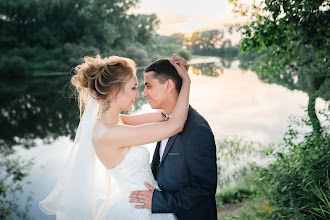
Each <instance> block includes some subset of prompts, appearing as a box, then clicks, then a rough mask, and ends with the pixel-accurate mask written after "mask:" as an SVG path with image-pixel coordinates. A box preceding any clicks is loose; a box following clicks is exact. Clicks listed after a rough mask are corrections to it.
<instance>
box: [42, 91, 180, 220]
mask: <svg viewBox="0 0 330 220" xmlns="http://www.w3.org/2000/svg"><path fill="white" fill-rule="evenodd" d="M98 112H99V104H98V102H97V100H96V99H95V98H93V97H90V99H89V101H88V104H87V106H86V108H85V111H84V113H83V116H82V118H81V120H80V123H79V126H78V130H77V133H76V137H75V140H74V143H73V146H72V148H71V151H70V153H69V155H68V159H67V162H66V164H65V166H64V169H63V173H62V175H60V176H59V179H58V181H57V183H56V185H55V187H54V188H53V190H52V191H51V192H50V194H49V195H48V196H47V197H46V198H45V199H44V200H42V201H40V202H39V207H40V209H41V211H43V212H44V213H45V214H47V215H56V219H58V220H100V219H102V220H106V219H111V220H131V219H137V220H149V219H150V220H163V219H164V220H167V219H168V220H172V219H176V217H175V215H174V214H169V213H168V214H151V210H150V209H136V208H134V206H135V205H137V204H138V203H135V204H134V203H129V199H130V198H129V195H130V193H131V192H132V191H136V190H148V189H147V188H146V187H145V185H144V182H147V183H149V184H150V185H151V186H153V187H154V188H155V189H159V187H158V185H157V182H156V180H155V179H154V177H153V174H152V172H151V167H150V165H149V158H150V153H149V151H148V149H147V148H145V147H143V146H134V147H131V148H130V150H129V152H128V153H127V154H126V155H125V158H124V160H123V161H122V162H121V163H120V164H118V165H117V166H116V167H114V168H113V169H109V170H106V168H105V167H104V166H103V165H102V164H101V162H100V161H99V160H98V158H97V156H96V154H95V151H94V147H93V143H92V134H93V130H94V125H95V122H96V120H97V115H98ZM106 176H108V177H110V176H111V184H110V181H109V179H108V181H107V182H108V184H105V182H106V181H105V178H106ZM110 189H111V191H112V192H111V191H110ZM106 191H108V192H106Z"/></svg>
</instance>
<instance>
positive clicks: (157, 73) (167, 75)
mask: <svg viewBox="0 0 330 220" xmlns="http://www.w3.org/2000/svg"><path fill="white" fill-rule="evenodd" d="M150 71H153V72H154V74H153V78H155V79H158V81H159V82H160V83H161V84H163V83H165V82H166V81H167V80H169V79H171V80H173V82H174V84H175V89H176V91H178V92H180V90H181V86H182V79H181V77H180V76H179V74H178V72H177V71H176V69H175V67H174V66H173V65H172V64H171V63H170V61H168V59H159V60H155V61H154V62H152V63H150V64H149V65H148V66H147V67H146V68H145V69H144V72H145V73H147V72H150Z"/></svg>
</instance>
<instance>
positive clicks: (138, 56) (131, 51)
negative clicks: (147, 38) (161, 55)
mask: <svg viewBox="0 0 330 220" xmlns="http://www.w3.org/2000/svg"><path fill="white" fill-rule="evenodd" d="M124 54H125V55H124V56H126V57H128V58H130V59H132V60H134V62H135V63H136V66H146V65H148V64H149V63H150V60H149V57H148V53H147V51H145V50H144V49H142V48H138V47H136V46H129V47H127V48H126V50H125V53H124Z"/></svg>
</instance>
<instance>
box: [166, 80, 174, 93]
mask: <svg viewBox="0 0 330 220" xmlns="http://www.w3.org/2000/svg"><path fill="white" fill-rule="evenodd" d="M165 84H166V92H167V93H170V92H171V91H172V90H173V89H175V85H174V82H173V80H171V79H168V80H167V81H166V82H165Z"/></svg>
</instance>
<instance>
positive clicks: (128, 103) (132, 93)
mask: <svg viewBox="0 0 330 220" xmlns="http://www.w3.org/2000/svg"><path fill="white" fill-rule="evenodd" d="M137 85H138V81H137V78H136V75H133V76H132V77H131V79H130V80H129V81H128V82H127V83H126V85H125V86H124V88H123V89H122V91H121V92H119V94H118V96H117V98H116V103H117V104H118V105H119V106H120V108H121V111H130V110H131V109H132V107H133V104H134V101H135V99H137V98H139V97H140V96H139V94H138V93H137Z"/></svg>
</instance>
